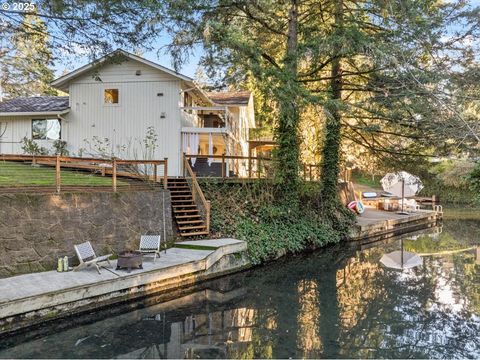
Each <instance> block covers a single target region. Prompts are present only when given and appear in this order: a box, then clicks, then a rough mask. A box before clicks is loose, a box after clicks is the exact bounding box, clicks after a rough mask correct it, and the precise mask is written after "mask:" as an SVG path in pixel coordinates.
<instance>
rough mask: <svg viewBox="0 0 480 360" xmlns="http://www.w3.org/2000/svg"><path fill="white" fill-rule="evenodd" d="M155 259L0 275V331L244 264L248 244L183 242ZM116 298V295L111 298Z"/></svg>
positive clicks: (190, 282)
mask: <svg viewBox="0 0 480 360" xmlns="http://www.w3.org/2000/svg"><path fill="white" fill-rule="evenodd" d="M180 244H181V245H191V246H196V247H210V248H211V249H204V248H203V249H201V248H200V249H195V248H177V247H173V248H170V249H168V250H167V252H166V253H164V252H162V254H161V257H160V259H157V260H156V262H153V259H151V258H146V259H144V262H143V269H132V270H131V272H130V273H129V272H127V271H124V270H115V268H116V261H112V266H111V267H108V266H107V267H103V268H102V270H101V274H98V273H97V271H96V269H95V267H90V268H87V269H83V270H80V271H70V272H60V273H59V272H56V271H47V272H40V273H32V274H25V275H19V276H14V277H9V278H4V279H0V289H2V291H1V292H0V333H2V332H5V331H10V330H13V329H15V328H18V327H21V326H20V325H21V324H23V325H24V326H25V325H31V323H32V322H33V323H35V322H37V321H38V320H40V319H41V318H45V317H48V318H49V319H51V318H56V317H61V316H64V315H65V314H68V313H70V314H71V313H75V312H77V311H80V310H82V309H88V308H92V307H98V306H102V305H103V304H107V303H109V304H110V303H113V302H115V301H120V300H121V299H123V300H125V299H126V298H127V299H128V298H135V297H139V296H144V295H147V294H150V293H156V292H160V291H167V290H171V289H174V288H177V287H179V286H183V285H186V284H194V283H196V282H199V281H202V280H204V279H207V278H212V277H215V276H220V275H221V274H225V273H230V272H234V271H238V270H241V269H243V268H245V267H246V266H248V261H247V260H246V257H244V256H242V254H243V253H244V252H245V251H246V249H247V244H246V243H245V242H244V241H241V240H235V239H216V240H199V241H185V242H182V243H180ZM116 299H117V300H116Z"/></svg>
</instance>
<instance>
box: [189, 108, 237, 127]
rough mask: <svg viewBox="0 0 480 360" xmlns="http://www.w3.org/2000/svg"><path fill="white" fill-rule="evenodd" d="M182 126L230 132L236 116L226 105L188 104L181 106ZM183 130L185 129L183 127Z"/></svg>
mask: <svg viewBox="0 0 480 360" xmlns="http://www.w3.org/2000/svg"><path fill="white" fill-rule="evenodd" d="M180 113H181V119H182V127H183V128H187V129H189V131H192V128H197V129H199V128H200V129H212V130H213V129H217V130H213V131H212V132H230V131H231V129H232V126H231V125H232V122H233V121H234V116H233V115H232V114H231V113H230V112H229V111H228V109H227V108H226V107H224V106H205V107H201V106H186V107H181V108H180ZM182 131H185V130H183V129H182Z"/></svg>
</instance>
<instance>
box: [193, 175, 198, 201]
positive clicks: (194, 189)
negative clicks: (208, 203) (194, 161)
mask: <svg viewBox="0 0 480 360" xmlns="http://www.w3.org/2000/svg"><path fill="white" fill-rule="evenodd" d="M196 183H197V175H196V174H195V173H194V172H192V200H193V202H194V203H195V196H196V188H197V187H196Z"/></svg>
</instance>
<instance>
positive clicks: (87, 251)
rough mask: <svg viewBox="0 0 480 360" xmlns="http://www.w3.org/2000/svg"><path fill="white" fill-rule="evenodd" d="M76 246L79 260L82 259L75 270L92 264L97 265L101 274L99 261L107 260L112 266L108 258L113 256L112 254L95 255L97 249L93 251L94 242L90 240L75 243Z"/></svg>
mask: <svg viewBox="0 0 480 360" xmlns="http://www.w3.org/2000/svg"><path fill="white" fill-rule="evenodd" d="M74 248H75V252H76V253H77V256H78V260H79V261H80V264H79V265H78V266H77V267H75V268H74V269H73V270H75V271H76V270H80V269H83V268H85V267H88V266H90V265H95V267H96V268H97V271H98V273H99V274H100V266H98V264H99V263H102V262H107V263H108V265H110V266H111V264H110V260H109V259H108V258H109V257H110V256H112V254H108V255H103V256H97V255H95V251H93V247H92V244H90V241H87V242H84V243H82V244H79V245H74Z"/></svg>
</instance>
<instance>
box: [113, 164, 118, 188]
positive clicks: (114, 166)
mask: <svg viewBox="0 0 480 360" xmlns="http://www.w3.org/2000/svg"><path fill="white" fill-rule="evenodd" d="M112 188H113V192H117V159H113V162H112Z"/></svg>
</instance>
